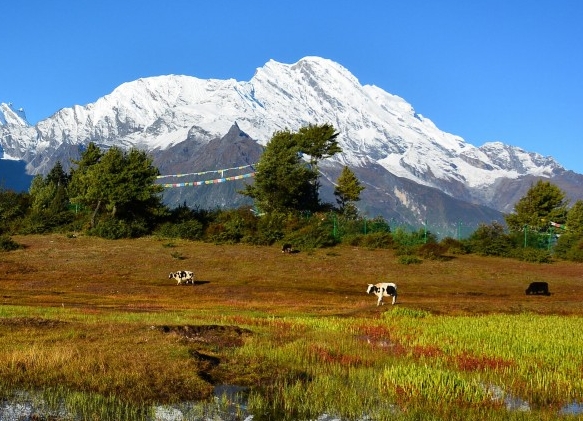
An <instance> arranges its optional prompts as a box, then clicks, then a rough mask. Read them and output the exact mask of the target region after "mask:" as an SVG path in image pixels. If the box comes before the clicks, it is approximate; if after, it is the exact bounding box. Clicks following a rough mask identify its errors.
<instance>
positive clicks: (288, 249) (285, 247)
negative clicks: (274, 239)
mask: <svg viewBox="0 0 583 421" xmlns="http://www.w3.org/2000/svg"><path fill="white" fill-rule="evenodd" d="M293 251H294V249H293V248H292V245H291V244H289V243H285V244H284V245H283V247H282V248H281V252H282V253H292V252H293Z"/></svg>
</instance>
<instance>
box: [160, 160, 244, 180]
mask: <svg viewBox="0 0 583 421" xmlns="http://www.w3.org/2000/svg"><path fill="white" fill-rule="evenodd" d="M254 165H255V164H249V165H242V166H240V167H233V168H223V169H221V170H211V171H201V172H191V173H186V174H168V175H159V176H157V177H156V178H157V179H160V178H166V177H186V176H189V175H204V174H211V173H219V174H221V177H222V176H223V174H224V173H225V172H227V171H233V170H242V169H243V168H248V167H253V166H254Z"/></svg>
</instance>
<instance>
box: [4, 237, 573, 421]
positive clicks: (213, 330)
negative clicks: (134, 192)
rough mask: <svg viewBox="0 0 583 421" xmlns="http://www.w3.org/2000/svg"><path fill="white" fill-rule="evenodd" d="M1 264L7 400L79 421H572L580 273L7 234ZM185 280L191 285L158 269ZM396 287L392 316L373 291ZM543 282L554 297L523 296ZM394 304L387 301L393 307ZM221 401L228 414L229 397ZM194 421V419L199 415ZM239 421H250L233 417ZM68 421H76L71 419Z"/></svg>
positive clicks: (563, 267)
mask: <svg viewBox="0 0 583 421" xmlns="http://www.w3.org/2000/svg"><path fill="white" fill-rule="evenodd" d="M13 239H14V240H15V241H17V242H18V243H20V244H22V245H24V248H22V249H20V250H15V251H11V252H4V253H0V297H1V300H2V306H0V393H1V394H2V396H4V397H6V398H8V399H12V398H13V397H14V392H15V391H22V390H26V391H40V393H42V395H43V397H44V401H45V402H48V403H49V404H50V403H54V405H65V406H66V407H67V408H68V409H69V410H70V411H71V413H74V414H76V416H77V417H80V418H75V419H87V420H90V419H91V420H95V419H103V420H105V419H111V420H122V419H128V420H133V419H136V420H137V419H144V420H146V419H154V418H152V417H153V416H152V414H151V413H150V408H151V407H152V405H171V404H175V403H179V402H185V401H205V400H208V399H209V398H211V397H212V394H213V386H215V385H224V384H230V385H238V386H243V387H246V388H248V393H247V394H246V395H245V397H244V404H245V407H244V410H245V411H247V412H248V413H250V414H252V415H253V417H254V418H253V419H254V420H264V419H265V420H267V419H272V420H285V419H288V420H308V419H317V418H318V416H320V415H321V414H329V415H331V416H334V417H337V418H340V419H342V420H360V419H372V420H425V419H430V420H455V419H459V420H468V419H488V420H541V419H549V420H550V419H557V418H560V419H577V417H579V416H582V414H583V413H575V414H569V413H568V412H567V411H565V408H566V407H567V406H568V405H573V404H575V405H579V404H580V403H582V402H583V376H582V372H583V333H582V332H581V329H580V326H581V323H582V321H583V265H582V264H577V263H573V262H555V263H552V264H537V263H526V262H520V261H516V260H511V259H503V258H494V257H480V256H475V255H451V256H447V257H448V258H447V259H444V260H424V261H423V262H422V263H421V264H410V265H403V264H400V263H398V257H397V256H396V255H395V254H394V251H393V250H369V249H365V248H354V247H350V246H339V247H334V248H329V249H318V250H311V251H310V250H302V251H300V252H299V253H295V254H282V253H281V251H280V248H279V247H276V246H274V247H255V246H249V245H232V246H230V245H213V244H207V243H202V242H189V241H182V240H168V239H159V238H154V237H152V238H141V239H134V240H116V241H110V240H103V239H100V238H94V237H85V236H80V237H76V238H73V237H70V236H66V235H43V236H14V237H13ZM176 270H192V271H193V272H194V274H195V279H196V282H195V284H194V285H182V286H178V285H176V282H175V281H173V280H170V279H168V274H169V272H171V271H176ZM386 281H391V282H395V283H397V285H398V289H399V298H398V301H397V304H396V305H395V306H391V305H390V304H385V305H384V306H380V307H377V306H376V297H375V296H372V295H367V294H366V293H365V291H366V286H367V284H368V283H376V282H386ZM532 281H546V282H548V283H549V285H550V292H551V295H550V296H527V295H525V293H524V291H525V289H526V288H527V286H528V284H529V283H530V282H532ZM385 300H386V301H387V302H388V303H390V299H385ZM224 404H225V406H228V405H230V404H231V402H224ZM201 417H202V415H200V414H198V415H197V414H191V415H190V418H188V417H186V419H203V418H201ZM241 417H243V415H241ZM72 419H73V418H72Z"/></svg>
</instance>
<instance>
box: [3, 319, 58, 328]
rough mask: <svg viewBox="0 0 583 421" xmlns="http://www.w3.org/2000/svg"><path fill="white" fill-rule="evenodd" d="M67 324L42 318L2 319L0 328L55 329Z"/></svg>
mask: <svg viewBox="0 0 583 421" xmlns="http://www.w3.org/2000/svg"><path fill="white" fill-rule="evenodd" d="M65 324H67V322H63V321H61V320H51V319H43V318H42V317H14V318H10V319H0V326H13V327H35V328H47V329H50V328H55V327H59V326H63V325H65Z"/></svg>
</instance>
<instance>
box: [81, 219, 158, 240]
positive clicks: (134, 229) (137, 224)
mask: <svg viewBox="0 0 583 421" xmlns="http://www.w3.org/2000/svg"><path fill="white" fill-rule="evenodd" d="M148 232H149V230H148V228H147V225H146V223H145V222H144V221H141V220H135V221H132V222H131V223H130V222H127V221H124V220H122V219H113V218H107V219H102V220H100V221H99V223H98V224H97V226H96V227H95V228H93V229H91V230H89V234H90V235H96V236H98V237H102V238H107V239H108V240H118V239H120V238H136V237H140V236H142V235H145V234H147V233H148Z"/></svg>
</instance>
